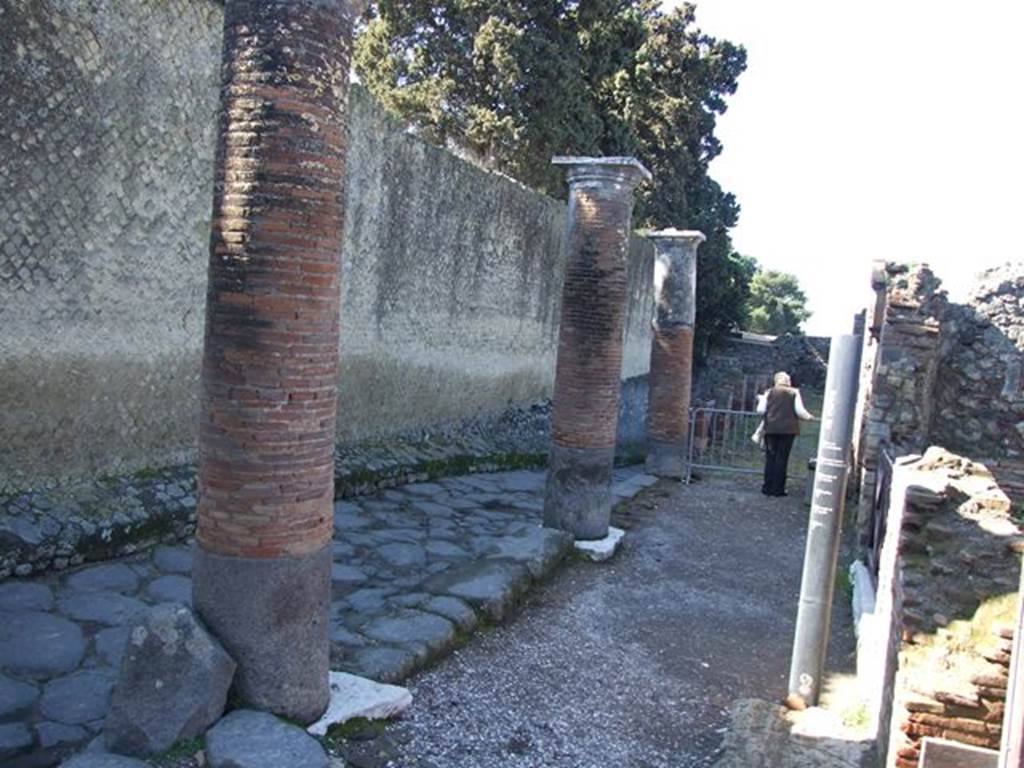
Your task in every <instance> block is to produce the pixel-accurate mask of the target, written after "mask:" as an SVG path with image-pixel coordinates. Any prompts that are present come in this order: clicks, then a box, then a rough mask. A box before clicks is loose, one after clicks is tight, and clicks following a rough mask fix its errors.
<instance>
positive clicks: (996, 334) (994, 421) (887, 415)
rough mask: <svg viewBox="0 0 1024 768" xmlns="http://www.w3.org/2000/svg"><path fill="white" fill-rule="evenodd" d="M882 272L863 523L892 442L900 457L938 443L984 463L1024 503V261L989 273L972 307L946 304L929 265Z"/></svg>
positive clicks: (865, 420) (866, 425)
mask: <svg viewBox="0 0 1024 768" xmlns="http://www.w3.org/2000/svg"><path fill="white" fill-rule="evenodd" d="M876 273H877V275H876V277H874V278H873V284H875V283H877V285H876V286H875V287H876V289H877V290H878V291H879V301H878V303H877V304H876V307H874V308H873V309H872V312H871V316H869V318H868V325H869V326H870V327H871V328H873V329H875V332H874V333H872V334H869V336H868V337H867V339H866V342H865V355H864V362H863V370H862V376H861V403H860V414H859V422H860V424H859V435H860V438H859V450H858V464H859V468H860V498H859V518H860V520H861V522H862V523H863V522H864V520H865V516H866V514H867V513H868V511H869V508H870V504H871V501H872V497H873V492H874V486H873V483H874V480H873V478H874V469H875V463H876V460H877V453H878V450H879V446H881V445H883V444H888V445H890V446H891V447H892V449H893V451H894V452H895V453H896V454H901V453H920V452H921V451H922V450H923V448H924V447H925V446H927V445H930V444H933V443H934V444H938V445H942V446H944V447H946V448H949V449H950V450H953V451H956V452H958V453H962V454H964V455H969V456H972V457H974V458H977V459H979V460H982V461H984V462H985V464H986V465H987V466H989V467H990V468H991V470H992V471H993V472H994V473H995V475H996V477H997V478H998V479H999V481H1000V483H1001V484H1002V485H1003V487H1004V488H1005V490H1006V491H1007V493H1009V494H1010V496H1011V498H1012V499H1014V501H1015V502H1016V503H1018V504H1019V503H1021V502H1024V376H1022V370H1024V264H1019V263H1018V264H1007V265H1005V266H1002V267H999V268H997V269H994V270H990V271H989V272H987V273H985V274H984V275H982V277H981V280H980V282H979V283H978V285H977V286H976V287H975V289H974V290H973V292H972V293H971V295H970V297H969V298H968V301H967V302H966V303H965V304H955V303H952V302H950V301H949V300H948V299H947V298H946V294H945V291H944V290H942V288H941V282H940V280H939V279H938V278H937V277H936V276H935V275H934V274H933V273H932V271H931V270H930V269H929V268H928V266H927V265H915V266H913V267H908V266H905V265H896V264H891V263H890V264H887V265H885V266H884V268H883V269H876ZM879 317H880V318H881V321H880V322H879V321H878V318H879Z"/></svg>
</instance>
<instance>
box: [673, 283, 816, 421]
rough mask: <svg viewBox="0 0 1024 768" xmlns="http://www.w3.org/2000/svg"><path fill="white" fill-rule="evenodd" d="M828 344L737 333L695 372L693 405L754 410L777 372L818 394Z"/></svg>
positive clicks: (809, 339) (803, 338)
mask: <svg viewBox="0 0 1024 768" xmlns="http://www.w3.org/2000/svg"><path fill="white" fill-rule="evenodd" d="M698 290H699V286H698ZM829 342H830V339H828V338H824V337H818V336H794V335H791V334H786V335H783V336H778V337H776V338H774V339H773V338H772V337H765V336H753V335H750V334H741V333H736V334H733V336H732V337H731V338H729V339H726V340H725V342H724V343H723V344H721V345H720V346H719V347H718V348H716V349H714V350H713V351H712V353H711V355H709V356H708V359H707V360H705V361H704V362H703V363H702V364H701V365H700V366H699V367H698V368H697V370H696V371H695V373H694V383H693V396H692V401H693V403H694V404H695V405H710V404H712V403H713V404H714V407H717V408H729V407H734V408H739V409H741V410H742V409H751V408H753V407H754V404H755V403H754V396H755V395H756V394H758V393H760V392H763V391H764V390H765V389H767V388H768V387H769V386H771V381H772V376H773V375H774V374H775V373H776V372H777V371H786V372H787V373H789V374H790V376H791V377H792V378H793V383H794V384H795V385H796V386H798V387H804V388H806V389H818V390H820V389H821V388H822V387H824V385H825V372H826V369H827V366H828V352H829ZM730 404H731V405H730Z"/></svg>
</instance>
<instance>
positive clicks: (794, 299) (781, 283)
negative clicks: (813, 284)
mask: <svg viewBox="0 0 1024 768" xmlns="http://www.w3.org/2000/svg"><path fill="white" fill-rule="evenodd" d="M810 316H811V313H810V312H809V311H808V310H807V296H806V295H804V292H803V290H801V288H800V282H799V281H798V280H797V278H796V276H795V275H791V274H789V273H788V272H776V271H775V270H772V269H769V270H763V271H758V272H757V273H756V274H755V275H754V277H753V279H752V280H751V282H750V300H749V318H748V322H747V329H748V330H751V331H753V332H755V333H768V334H772V335H775V336H778V335H781V334H783V333H801V330H800V325H801V324H802V323H803V322H804V321H805V320H807V319H808V318H809V317H810Z"/></svg>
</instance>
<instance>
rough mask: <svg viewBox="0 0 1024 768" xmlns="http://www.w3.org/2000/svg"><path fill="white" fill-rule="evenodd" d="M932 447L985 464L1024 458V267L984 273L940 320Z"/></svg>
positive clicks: (1017, 265) (1014, 266) (1002, 268)
mask: <svg viewBox="0 0 1024 768" xmlns="http://www.w3.org/2000/svg"><path fill="white" fill-rule="evenodd" d="M942 334H943V339H942V345H941V351H940V355H941V361H940V363H939V366H940V370H941V375H940V376H939V377H938V381H937V383H936V387H935V422H934V425H933V430H932V432H933V435H932V437H933V440H934V442H936V443H939V444H940V445H944V446H946V447H948V448H949V449H950V450H954V451H957V452H959V453H964V454H967V455H970V456H977V457H979V458H985V459H1002V460H1011V461H1012V460H1014V459H1017V460H1020V459H1022V458H1024V376H1022V369H1024V265H1022V264H1007V265H1004V266H1002V267H998V268H996V269H992V270H989V271H987V272H985V273H984V274H983V275H982V276H981V278H980V279H979V282H978V283H977V284H976V286H975V287H974V289H973V290H972V291H971V294H970V296H969V297H968V300H967V303H966V304H964V305H956V304H954V305H950V307H949V308H948V310H947V311H946V313H945V314H944V315H943V317H942Z"/></svg>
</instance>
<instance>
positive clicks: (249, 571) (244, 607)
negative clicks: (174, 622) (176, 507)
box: [192, 545, 331, 723]
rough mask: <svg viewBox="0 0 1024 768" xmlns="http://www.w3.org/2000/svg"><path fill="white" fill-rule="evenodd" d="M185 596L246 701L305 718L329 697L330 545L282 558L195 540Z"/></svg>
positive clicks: (316, 715)
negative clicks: (216, 548)
mask: <svg viewBox="0 0 1024 768" xmlns="http://www.w3.org/2000/svg"><path fill="white" fill-rule="evenodd" d="M192 585H193V586H192V602H193V605H194V607H195V610H196V612H197V613H198V614H199V616H200V617H201V618H202V620H203V621H204V622H205V623H206V626H207V627H208V628H209V630H210V631H211V632H212V633H213V634H214V635H215V636H216V637H217V639H218V640H220V641H221V643H222V644H223V645H224V648H225V649H226V650H227V652H228V653H229V654H231V657H232V658H233V659H234V660H235V661H236V662H237V663H238V671H237V672H236V673H235V681H234V685H233V689H234V691H235V692H236V693H237V694H238V696H239V697H240V698H241V699H242V700H243V701H244V702H245V704H246V705H247V706H251V707H255V708H257V709H261V710H264V711H267V712H272V713H274V714H276V715H282V716H284V717H288V718H291V719H292V720H297V721H299V722H301V723H311V722H313V721H314V720H316V719H317V718H319V717H320V716H321V715H322V714H323V713H324V710H325V709H326V708H327V704H328V701H329V700H330V688H329V686H328V672H329V663H330V647H329V639H328V616H329V614H328V611H329V608H330V599H331V548H330V546H329V545H328V546H325V547H323V548H322V549H319V550H317V551H316V552H313V553H311V554H309V555H304V556H301V557H287V558H269V559H268V558H248V557H230V556H227V555H218V554H215V553H212V552H207V551H205V550H203V549H202V547H198V548H197V549H196V553H195V563H194V566H193V580H192Z"/></svg>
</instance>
